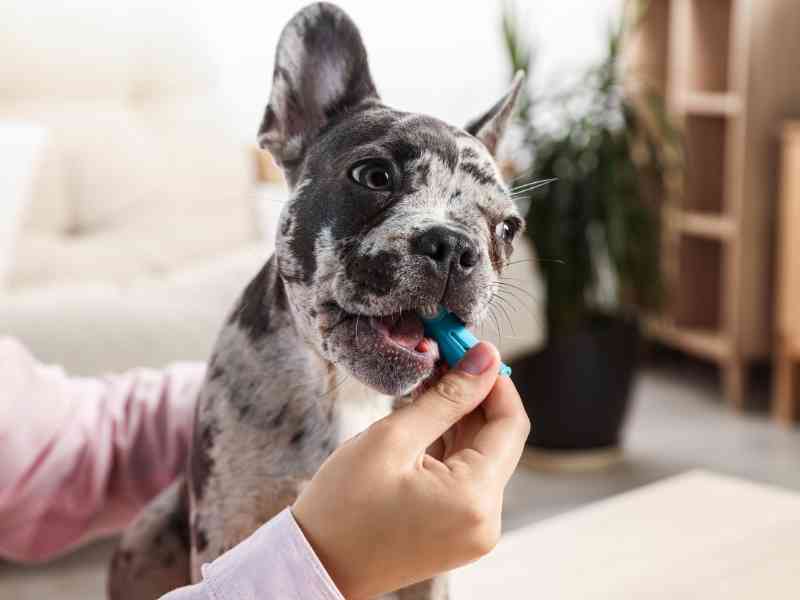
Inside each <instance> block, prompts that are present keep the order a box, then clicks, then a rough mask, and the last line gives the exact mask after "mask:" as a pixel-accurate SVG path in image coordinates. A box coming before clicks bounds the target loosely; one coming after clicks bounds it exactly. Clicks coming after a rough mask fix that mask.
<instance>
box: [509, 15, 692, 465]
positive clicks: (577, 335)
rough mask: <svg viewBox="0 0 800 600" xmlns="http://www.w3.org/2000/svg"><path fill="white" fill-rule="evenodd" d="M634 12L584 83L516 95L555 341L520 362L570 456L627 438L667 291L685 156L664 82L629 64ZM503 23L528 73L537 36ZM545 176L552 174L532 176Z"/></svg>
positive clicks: (552, 442)
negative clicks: (662, 197)
mask: <svg viewBox="0 0 800 600" xmlns="http://www.w3.org/2000/svg"><path fill="white" fill-rule="evenodd" d="M630 19H631V13H630V12H628V13H626V15H625V16H623V17H622V19H621V23H620V24H618V25H617V26H615V27H612V28H611V31H610V33H609V37H608V44H607V48H606V54H605V57H604V58H603V59H602V61H600V63H599V64H597V65H595V66H593V67H592V68H590V69H589V70H588V72H587V73H585V75H584V76H583V77H581V78H580V80H579V81H578V82H577V83H575V84H573V85H571V86H568V87H567V88H566V89H561V90H559V91H558V92H557V93H555V94H551V95H549V96H536V95H532V94H527V96H526V97H525V98H524V99H523V101H522V102H521V103H520V104H521V109H520V112H519V127H520V129H521V132H522V135H521V139H522V140H523V141H522V148H520V150H522V151H524V152H525V153H526V154H527V155H529V156H530V157H531V165H530V169H529V170H528V171H527V172H526V173H524V174H523V175H522V176H520V177H518V178H517V180H516V181H515V182H514V190H520V191H514V192H513V193H514V196H515V198H516V199H517V200H518V201H520V206H521V207H522V208H523V210H524V211H525V212H526V213H527V221H528V229H527V233H528V235H529V236H530V239H531V240H532V242H533V244H534V246H535V248H536V253H537V255H538V257H539V262H538V265H537V266H538V268H539V271H540V273H541V277H542V280H543V284H544V287H545V303H546V306H545V315H546V324H547V342H546V344H545V346H544V348H543V349H542V350H541V351H539V352H537V353H535V354H532V355H528V356H526V357H523V358H522V359H520V360H518V361H516V362H515V363H513V364H512V367H513V371H514V378H515V381H516V383H517V386H518V387H519V389H520V391H521V393H522V396H523V398H524V399H525V403H526V408H527V410H528V412H529V415H530V417H531V420H532V423H533V429H532V433H531V437H530V439H529V444H531V445H533V446H535V447H537V448H540V449H545V450H549V451H559V452H560V453H563V451H570V452H574V451H583V452H585V451H587V450H598V449H599V450H604V451H606V450H609V449H611V450H614V449H616V448H618V447H619V444H620V435H621V430H622V426H623V423H624V420H625V416H626V414H627V412H628V404H629V398H630V391H631V384H632V381H633V379H634V374H635V372H636V368H637V365H638V358H639V347H640V320H641V317H642V315H643V314H644V313H645V312H646V311H649V310H652V309H655V308H656V307H657V306H658V304H659V301H660V298H661V290H662V288H661V280H660V274H659V271H660V268H659V267H660V260H659V246H660V225H659V209H658V206H657V200H656V198H657V197H658V195H659V194H658V192H659V190H660V189H662V188H663V186H664V185H665V182H666V181H668V179H669V178H668V175H669V174H670V173H672V172H673V171H674V170H675V169H676V166H677V163H678V160H679V154H680V153H679V145H678V144H676V140H677V136H676V135H675V133H674V130H673V129H672V127H671V126H670V124H669V121H668V118H667V116H666V111H665V110H664V102H663V98H662V96H661V94H660V92H659V90H657V89H655V88H648V87H647V86H646V85H644V84H643V83H642V84H640V85H638V86H637V85H634V83H635V82H633V81H632V78H631V77H630V74H628V76H626V74H625V71H624V69H623V66H622V56H623V45H624V41H625V40H626V34H627V33H628V31H627V30H626V28H627V27H628V22H629V20H630ZM631 23H632V25H631V26H635V23H634V21H631ZM504 34H505V42H506V46H507V49H508V54H509V57H510V62H511V67H512V72H516V71H517V70H519V69H523V70H526V71H527V72H529V73H530V68H531V63H532V56H533V53H532V51H531V46H530V44H529V43H527V42H526V41H525V38H524V36H523V35H522V33H521V31H520V29H519V27H518V26H517V23H516V20H515V19H514V17H513V13H512V12H510V11H506V14H505V16H504ZM545 112H546V113H547V115H548V118H547V119H546V120H543V119H541V118H539V117H540V116H541V114H542V113H545ZM545 179H554V180H556V181H554V182H553V183H552V184H550V185H547V186H536V185H533V184H534V183H535V182H536V181H539V180H545ZM512 191H513V190H512Z"/></svg>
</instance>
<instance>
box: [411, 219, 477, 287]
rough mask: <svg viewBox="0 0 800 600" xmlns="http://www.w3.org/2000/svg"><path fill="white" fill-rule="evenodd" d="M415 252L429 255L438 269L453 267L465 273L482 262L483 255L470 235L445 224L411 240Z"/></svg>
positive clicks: (446, 269) (412, 249)
mask: <svg viewBox="0 0 800 600" xmlns="http://www.w3.org/2000/svg"><path fill="white" fill-rule="evenodd" d="M411 251H412V252H413V253H414V254H419V255H422V256H427V257H428V258H430V259H431V260H432V261H433V262H434V264H435V265H436V266H437V268H438V269H440V270H443V271H448V270H450V269H453V270H455V271H458V272H460V273H462V274H464V275H466V274H468V273H469V272H470V271H472V268H473V267H474V266H475V265H477V264H478V263H479V262H480V259H481V255H480V252H479V250H478V247H477V244H475V243H474V242H473V241H472V240H471V239H470V238H469V237H468V236H466V235H465V234H463V233H461V232H460V231H457V230H455V229H451V228H449V227H444V226H441V225H439V226H436V227H431V228H430V229H428V230H426V231H423V232H422V233H421V234H419V235H418V236H417V237H415V238H414V239H413V240H412V241H411Z"/></svg>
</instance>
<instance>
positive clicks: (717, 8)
mask: <svg viewBox="0 0 800 600" xmlns="http://www.w3.org/2000/svg"><path fill="white" fill-rule="evenodd" d="M734 2H735V0H676V1H675V3H674V5H673V9H674V10H676V12H677V13H678V20H679V22H680V25H679V28H678V29H679V31H680V33H682V36H681V41H680V44H681V46H682V48H681V50H682V51H683V52H684V55H683V57H682V60H681V61H680V64H679V65H675V66H676V67H679V68H680V72H681V78H680V81H676V82H674V83H676V84H678V87H679V88H680V89H685V90H692V91H698V92H726V91H728V90H729V88H730V83H731V82H730V81H729V73H728V71H729V63H730V51H731V43H730V40H731V28H732V24H733V23H732V22H733V19H732V14H733V6H732V5H733V3H734Z"/></svg>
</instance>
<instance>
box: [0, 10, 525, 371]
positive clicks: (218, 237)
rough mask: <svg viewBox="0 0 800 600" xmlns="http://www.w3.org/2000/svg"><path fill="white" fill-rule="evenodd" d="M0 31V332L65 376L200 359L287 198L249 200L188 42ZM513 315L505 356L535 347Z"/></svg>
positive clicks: (85, 25) (112, 29) (159, 28)
mask: <svg viewBox="0 0 800 600" xmlns="http://www.w3.org/2000/svg"><path fill="white" fill-rule="evenodd" d="M91 4H92V3H90V5H91ZM81 6H83V5H81ZM0 23H2V24H3V26H2V27H0V56H2V57H4V58H3V59H2V60H0V161H2V163H3V164H4V166H8V165H9V164H11V161H10V160H9V157H11V156H15V157H16V158H17V159H18V160H16V161H15V162H16V163H17V166H16V167H14V168H15V169H16V170H17V172H16V173H13V172H11V171H13V169H6V170H5V171H4V172H3V177H4V179H5V182H6V184H5V186H3V184H2V181H3V180H1V179H0V223H2V225H0V236H3V240H0V335H12V336H15V337H18V338H19V339H20V340H21V341H22V342H23V343H24V344H26V345H27V346H28V347H29V348H30V349H31V350H32V352H33V353H34V354H35V355H36V356H37V357H39V358H40V359H41V360H44V361H47V362H55V363H59V364H62V365H63V366H64V367H66V369H67V370H68V371H70V372H73V373H76V374H87V375H88V374H100V373H104V372H108V371H115V370H120V369H126V368H130V367H132V366H154V367H158V366H161V365H163V364H166V363H168V362H170V361H175V360H184V359H190V360H191V359H194V360H203V359H205V358H206V357H207V355H208V352H209V349H210V347H211V344H212V343H213V339H214V337H215V334H216V331H217V329H218V327H219V325H220V323H221V321H222V320H223V318H224V316H225V314H226V312H227V311H228V309H229V308H230V306H231V304H232V303H233V301H234V299H235V297H236V295H237V294H238V293H239V292H240V290H241V289H242V288H243V287H244V285H245V284H246V282H247V280H248V279H249V278H250V277H251V276H252V275H253V274H255V273H256V272H257V270H258V268H259V266H260V264H261V263H262V262H263V261H264V260H265V258H266V256H267V255H268V254H269V252H270V251H271V247H272V243H273V236H272V234H271V232H272V228H273V227H274V224H275V218H276V216H277V214H278V211H279V209H280V200H282V198H283V195H284V194H283V192H282V190H281V188H280V187H274V186H273V187H267V188H265V187H263V186H262V187H256V179H257V176H256V171H257V169H256V161H255V155H254V153H253V151H252V149H251V146H250V145H249V142H248V141H246V140H241V139H239V138H238V137H237V136H235V135H231V134H230V133H229V129H230V128H229V126H228V125H229V124H228V123H227V121H226V115H228V114H231V113H230V111H228V110H227V109H226V101H225V99H224V93H223V90H220V88H219V86H218V76H217V71H216V69H215V65H214V60H213V57H212V56H209V51H208V47H207V46H206V45H205V44H204V41H203V39H202V38H201V37H198V35H197V34H196V27H195V26H193V24H191V23H189V22H183V21H178V20H175V19H173V18H170V17H169V15H168V14H165V13H164V12H163V11H161V10H159V8H158V7H155V8H154V7H152V6H151V7H147V6H144V5H141V4H140V3H138V2H136V1H135V0H123V1H121V2H114V3H113V5H107V4H102V3H97V4H95V6H94V8H91V9H90V8H87V7H85V6H83V7H82V8H79V7H78V6H77V5H75V4H74V3H58V2H56V1H55V0H26V1H25V2H22V1H18V2H12V3H0ZM6 57H13V60H7V59H6ZM255 125H256V124H254V127H255ZM10 132H14V135H11V134H10ZM3 141H5V143H3ZM23 149H25V150H26V151H27V154H24V153H23V152H22V150H23ZM23 154H24V156H23ZM26 169H27V172H25V171H26ZM14 179H16V182H15V181H14ZM12 189H13V190H14V192H13V193H12V191H11V190H12ZM11 232H14V236H13V240H12V234H11ZM3 242H4V243H3ZM528 251H529V249H523V250H522V252H523V254H525V252H528ZM531 266H532V265H531V264H530V263H522V264H519V265H516V266H515V271H516V274H515V275H514V276H515V277H519V278H521V279H523V280H525V281H529V282H530V283H529V284H526V283H524V282H520V281H515V282H514V283H515V285H520V286H522V287H526V288H533V287H535V284H534V283H533V279H532V270H531ZM4 267H5V268H4ZM517 295H519V296H520V297H521V296H522V295H523V294H522V293H520V294H517ZM521 300H522V301H523V302H524V303H525V304H527V307H526V308H525V309H524V310H521V311H520V312H517V313H516V314H515V315H513V316H512V317H511V318H512V320H514V321H515V323H514V324H513V329H514V332H513V333H512V331H511V325H509V324H508V323H506V322H505V320H506V318H505V316H504V315H503V314H499V315H498V317H499V320H500V323H501V327H502V329H503V333H504V336H508V337H505V339H504V340H503V342H504V344H503V346H504V348H503V350H504V353H505V355H506V357H507V358H508V356H509V355H511V354H514V353H516V352H520V351H522V350H523V349H526V348H529V347H531V346H532V345H534V344H536V343H537V341H538V340H539V338H540V337H541V327H540V322H541V319H540V318H539V317H540V312H539V308H540V307H539V306H538V304H537V303H536V302H534V301H533V300H531V299H529V298H522V297H521ZM493 331H494V325H493V324H490V325H488V326H487V327H486V328H485V331H484V333H483V334H482V335H483V336H485V337H489V338H493V336H494V334H493ZM494 339H495V341H496V337H495V338H494Z"/></svg>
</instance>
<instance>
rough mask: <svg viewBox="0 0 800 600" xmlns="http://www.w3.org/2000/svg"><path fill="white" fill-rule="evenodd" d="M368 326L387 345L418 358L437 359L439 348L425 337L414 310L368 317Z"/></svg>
mask: <svg viewBox="0 0 800 600" xmlns="http://www.w3.org/2000/svg"><path fill="white" fill-rule="evenodd" d="M369 325H370V327H371V328H372V329H373V330H374V331H375V332H376V333H377V334H378V335H379V336H380V338H381V339H382V340H384V341H385V342H386V343H387V344H390V345H392V346H395V347H397V348H399V349H402V350H406V351H407V352H411V353H413V354H415V355H419V356H420V357H428V356H434V355H435V357H434V360H436V358H438V357H439V346H438V345H437V344H436V341H435V340H433V339H431V338H429V337H425V328H424V327H423V325H422V319H421V318H420V315H419V313H418V312H417V311H416V310H404V311H403V312H400V313H396V314H393V315H388V316H384V317H370V318H369ZM356 341H358V340H356Z"/></svg>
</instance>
